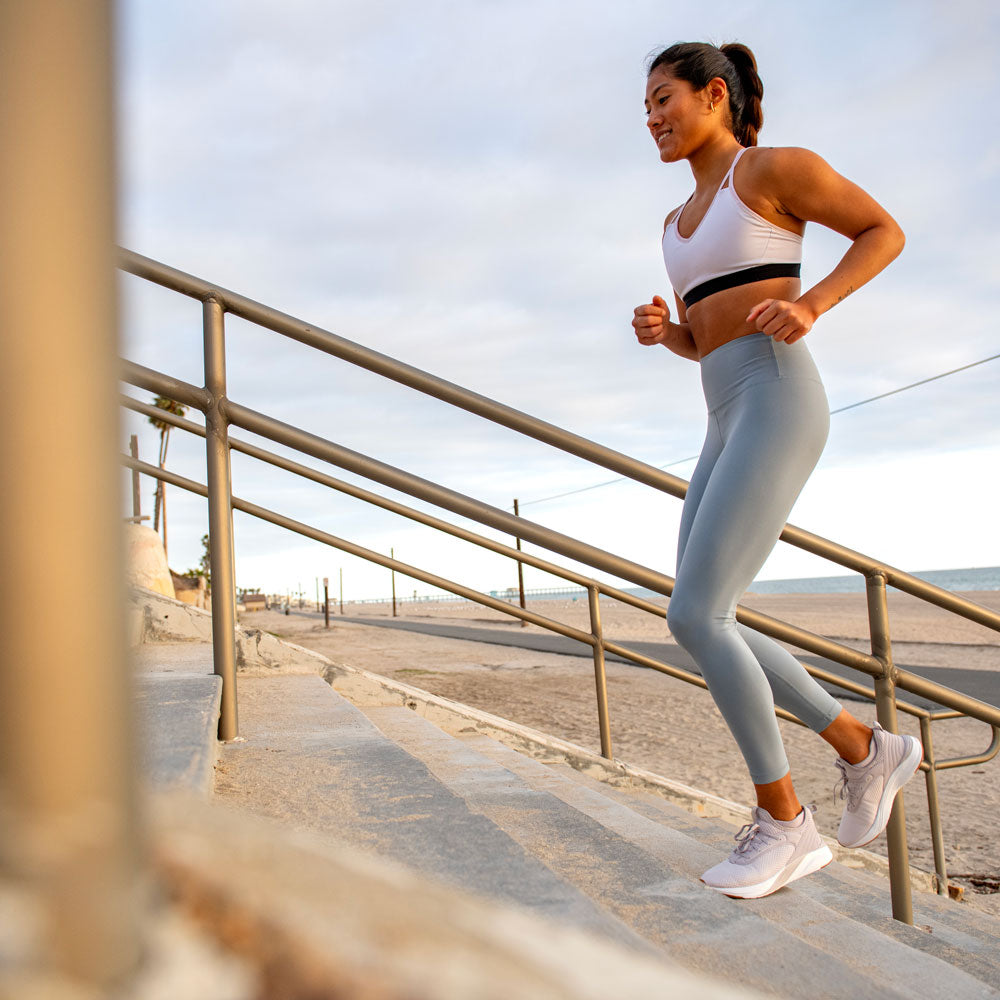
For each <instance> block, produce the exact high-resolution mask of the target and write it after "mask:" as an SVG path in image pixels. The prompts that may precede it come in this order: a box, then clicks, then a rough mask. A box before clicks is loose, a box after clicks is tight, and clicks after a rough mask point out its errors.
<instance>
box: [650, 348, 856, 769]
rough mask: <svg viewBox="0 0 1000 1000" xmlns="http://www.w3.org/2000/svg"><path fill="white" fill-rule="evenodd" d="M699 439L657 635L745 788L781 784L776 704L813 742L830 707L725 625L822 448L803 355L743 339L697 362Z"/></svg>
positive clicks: (781, 655) (771, 650)
mask: <svg viewBox="0 0 1000 1000" xmlns="http://www.w3.org/2000/svg"><path fill="white" fill-rule="evenodd" d="M701 381H702V386H703V388H704V391H705V401H706V403H707V404H708V434H707V436H706V438H705V444H704V447H703V448H702V452H701V457H700V458H699V459H698V464H697V466H696V468H695V470H694V475H693V476H692V477H691V485H690V486H689V487H688V492H687V496H686V497H685V500H684V510H683V513H682V515H681V526H680V538H679V540H678V544H677V576H676V584H675V587H674V593H673V596H672V597H671V599H670V605H669V607H668V609H667V625H668V626H669V628H670V631H671V633H672V635H673V636H674V638H675V639H676V640H677V642H678V643H680V645H681V646H683V647H684V649H686V650H687V651H688V652H689V653H690V654H691V656H692V657H693V658H694V660H695V662H696V663H697V664H698V667H699V669H700V670H701V674H702V677H704V679H705V682H706V684H708V690H709V692H710V693H711V695H712V697H713V698H714V699H715V703H716V705H718V707H719V711H720V712H721V713H722V717H723V718H724V719H725V720H726V724H727V725H728V726H729V729H730V730H731V732H732V734H733V736H734V738H735V739H736V742H737V744H738V745H739V748H740V751H741V752H742V754H743V757H744V759H745V760H746V764H747V767H748V769H749V771H750V778H751V780H752V781H753V782H754V783H755V784H766V783H768V782H771V781H777V780H778V779H779V778H781V777H783V776H784V775H785V774H787V773H788V758H787V757H786V756H785V748H784V746H783V744H782V742H781V733H780V731H779V730H778V722H777V719H776V717H775V715H774V705H775V703H777V704H778V705H780V706H781V707H782V708H784V709H787V710H788V711H789V712H791V713H793V714H794V715H795V716H797V717H798V718H799V719H801V720H802V722H804V723H805V724H806V725H807V726H809V728H810V729H812V730H814V731H815V732H817V733H818V732H820V731H821V730H823V729H825V728H826V727H827V726H828V725H829V724H830V723H831V722H833V720H834V719H836V718H837V716H838V715H839V714H840V711H841V705H840V703H839V702H838V701H837V700H836V699H835V698H833V697H832V696H831V695H830V694H828V693H827V692H826V691H825V690H824V689H823V688H821V687H820V686H819V684H817V683H816V681H815V680H813V678H812V677H811V676H810V675H809V674H808V673H807V672H806V670H805V668H803V667H802V665H801V664H800V663H798V662H797V661H796V660H795V658H794V657H793V656H792V655H791V654H790V653H789V652H787V650H785V649H784V648H782V647H781V646H779V645H778V644H777V643H776V642H775V641H774V640H773V639H770V638H768V637H767V636H764V635H761V634H760V633H759V632H755V631H753V630H752V629H749V628H747V627H746V626H745V625H740V624H738V623H737V621H736V618H735V616H734V611H735V608H736V604H737V602H738V601H739V599H740V598H741V597H742V596H743V593H744V591H745V590H746V589H747V587H748V586H749V585H750V584H751V583H752V582H753V579H754V577H755V576H756V574H757V572H758V571H759V570H760V567H761V566H762V565H763V564H764V560H765V559H766V558H767V556H768V554H769V553H770V551H771V549H772V548H773V547H774V543H775V542H776V541H777V540H778V535H779V534H780V533H781V530H782V528H783V527H784V526H785V521H786V520H787V518H788V515H789V513H790V511H791V509H792V505H793V504H794V503H795V500H796V498H797V497H798V495H799V493H800V491H801V490H802V487H803V486H804V485H805V482H806V480H807V479H808V478H809V474H810V473H811V472H812V470H813V467H814V466H815V465H816V462H817V461H819V456H820V454H821V453H822V451H823V446H824V445H825V444H826V437H827V433H828V432H829V428H830V409H829V404H828V403H827V398H826V392H825V391H824V389H823V383H822V382H821V381H820V377H819V373H818V372H817V370H816V365H815V363H814V362H813V359H812V355H811V354H810V353H809V350H808V348H807V347H806V345H805V341H804V340H802V339H800V340H797V341H796V342H795V343H794V344H786V343H783V342H782V341H773V340H772V339H771V338H770V337H769V336H767V334H764V333H753V334H749V335H748V336H744V337H738V338H737V339H736V340H731V341H729V342H728V343H725V344H723V345H722V346H721V347H717V348H716V349H715V350H714V351H711V352H709V353H708V354H707V355H705V357H704V358H702V359H701Z"/></svg>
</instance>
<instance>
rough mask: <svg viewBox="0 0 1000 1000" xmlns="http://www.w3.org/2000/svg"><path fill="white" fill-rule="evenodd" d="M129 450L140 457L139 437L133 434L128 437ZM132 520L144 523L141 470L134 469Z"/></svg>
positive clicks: (133, 455) (135, 456)
mask: <svg viewBox="0 0 1000 1000" xmlns="http://www.w3.org/2000/svg"><path fill="white" fill-rule="evenodd" d="M128 450H129V453H130V454H131V455H132V457H133V458H138V457H139V438H138V435H136V434H133V435H131V437H129V439H128ZM132 520H133V521H134V522H135V523H136V524H142V494H141V492H140V490H139V472H138V470H137V469H133V470H132Z"/></svg>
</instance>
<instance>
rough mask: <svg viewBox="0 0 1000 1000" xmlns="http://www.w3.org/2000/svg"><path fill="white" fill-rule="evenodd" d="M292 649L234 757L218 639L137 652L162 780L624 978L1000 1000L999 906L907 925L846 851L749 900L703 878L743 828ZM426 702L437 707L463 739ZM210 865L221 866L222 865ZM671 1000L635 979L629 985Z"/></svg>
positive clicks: (274, 663) (816, 992)
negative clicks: (562, 946) (539, 755)
mask: <svg viewBox="0 0 1000 1000" xmlns="http://www.w3.org/2000/svg"><path fill="white" fill-rule="evenodd" d="M170 610H171V613H174V611H173V609H170ZM172 627H173V626H172ZM254 643H255V646H254V648H256V647H258V646H260V641H259V637H258V638H257V639H255V640H254ZM247 648H248V649H250V647H249V646H247ZM282 655H283V654H282V651H281V650H280V649H277V648H276V649H274V650H272V649H270V648H268V650H267V651H266V655H264V654H261V655H260V656H259V657H258V660H257V661H256V663H254V662H250V660H249V654H248V658H247V663H245V664H244V665H243V668H242V669H244V670H246V671H247V672H246V673H242V674H241V675H240V677H239V682H238V684H239V705H240V709H239V711H240V733H241V736H240V739H239V741H236V742H233V743H229V744H224V745H220V744H218V743H217V741H216V739H215V724H216V721H217V718H218V679H217V678H215V677H214V676H213V675H212V673H211V671H212V660H211V647H210V645H208V644H207V643H204V642H191V641H188V642H182V643H163V642H156V641H148V640H147V641H146V642H145V643H144V644H143V645H141V646H139V647H137V655H136V659H137V667H138V671H139V672H138V677H137V682H138V683H137V688H136V692H137V698H138V702H139V709H140V727H141V731H142V733H143V734H144V747H145V749H144V761H145V768H146V773H147V776H148V777H149V779H150V781H151V782H152V783H153V784H155V785H157V786H159V787H164V786H175V787H176V786H184V787H187V788H189V789H193V790H195V791H196V792H198V793H200V794H202V795H204V794H205V793H206V792H210V790H211V789H210V787H209V786H210V784H211V783H210V781H206V774H208V775H210V774H211V769H212V765H213V764H214V765H215V782H214V791H215V801H216V802H217V803H219V808H221V807H222V806H223V805H226V806H228V805H232V806H236V807H239V808H241V809H242V810H243V811H244V812H245V811H247V810H249V811H250V812H253V813H255V814H256V815H257V816H260V817H268V818H270V820H274V821H277V822H278V824H279V827H278V828H279V829H283V830H288V831H289V834H290V835H293V834H294V835H298V834H300V833H301V834H302V835H308V836H314V837H317V838H319V840H321V841H323V842H324V843H329V844H330V846H331V848H332V849H334V850H341V849H348V848H350V849H361V850H362V851H363V852H367V853H369V854H370V855H371V856H377V857H378V858H379V859H384V863H385V864H386V865H390V866H391V865H393V864H402V865H404V866H405V868H406V870H408V871H412V872H413V873H414V877H420V878H424V879H426V880H428V881H427V883H426V884H427V885H428V886H430V885H436V886H441V887H443V888H444V889H446V890H448V891H456V890H457V891H458V892H459V893H461V894H472V895H465V896H464V898H467V899H470V900H472V899H480V900H483V901H492V902H491V905H501V906H504V907H507V908H508V910H507V911H508V912H512V913H513V912H515V911H520V912H522V913H525V914H526V916H532V915H533V917H534V918H535V919H538V918H540V919H541V920H542V923H541V924H539V926H540V927H541V928H542V929H543V933H546V934H547V933H549V932H551V933H552V934H553V935H555V934H564V933H565V934H573V933H583V934H585V935H589V936H591V937H590V939H591V940H592V941H593V942H594V945H593V946H594V948H598V947H599V946H606V947H608V948H610V949H612V951H609V952H608V955H607V956H603V955H602V958H601V961H602V962H603V963H604V967H605V979H606V978H607V969H608V968H611V967H612V966H614V963H615V962H616V961H618V962H621V961H622V960H621V959H620V958H618V959H616V958H615V955H625V956H629V955H630V956H632V958H631V959H628V958H626V959H625V961H624V964H622V965H621V966H620V967H621V968H622V969H625V968H626V967H628V963H629V962H630V961H631V962H632V963H634V965H635V968H636V969H639V968H643V969H646V965H644V963H647V964H648V963H652V964H651V965H649V967H648V971H650V973H651V975H653V978H654V979H655V976H656V975H658V974H659V973H656V972H655V971H653V970H655V968H657V963H661V964H662V963H664V962H665V963H667V964H666V965H664V966H663V967H664V968H668V967H672V968H677V969H679V970H688V972H689V973H690V974H692V975H694V976H696V977H702V978H700V979H699V980H698V981H699V982H703V983H704V984H705V989H706V990H709V992H711V991H710V989H709V988H710V986H711V983H712V982H713V981H714V982H715V983H717V984H719V987H712V988H713V989H715V988H720V987H721V988H727V987H725V984H726V983H728V984H729V985H728V989H731V990H732V991H734V992H733V994H732V995H734V996H735V995H744V994H745V995H748V996H749V995H751V994H752V995H755V996H759V995H771V996H781V997H790V998H791V997H795V998H798V997H802V996H807V995H808V996H811V997H824V998H826V997H829V998H840V997H843V998H848V997H850V998H856V997H861V998H868V997H872V998H876V997H878V998H881V997H885V998H897V997H898V998H902V997H923V996H948V997H949V998H956V1000H964V998H970V1000H971V998H997V1000H1000V921H997V920H996V919H994V918H992V917H991V916H989V915H988V914H985V913H981V912H978V911H975V910H973V909H971V908H969V907H968V906H966V905H963V904H960V903H956V902H953V901H951V900H948V899H945V898H942V897H938V896H935V895H930V894H927V893H914V910H915V921H916V926H914V927H910V926H908V925H905V924H901V923H899V922H898V921H895V920H893V919H892V918H891V915H890V914H891V910H890V900H889V887H888V882H887V880H885V879H884V878H882V877H880V876H879V875H877V874H872V873H870V872H868V871H863V870H858V869H853V868H849V867H846V866H845V865H843V864H840V863H838V862H836V861H835V862H833V863H831V864H830V865H828V866H827V867H826V868H824V869H822V870H821V871H819V872H816V873H814V874H813V875H810V876H808V877H807V878H804V879H801V880H799V881H797V882H795V883H793V884H792V885H790V886H786V887H785V888H783V889H781V890H779V891H778V892H777V893H775V894H773V895H771V896H768V897H765V898H763V899H759V900H736V899H730V898H728V897H725V896H722V895H720V894H718V893H716V892H714V891H713V890H711V889H709V888H707V887H706V886H705V885H704V884H703V883H701V882H700V881H699V878H698V876H699V875H700V874H701V873H702V872H703V871H704V870H705V869H706V868H708V867H710V866H711V865H713V864H715V863H716V862H717V861H718V860H720V859H721V858H722V857H724V856H725V855H726V854H727V853H728V852H729V851H730V850H731V849H732V847H733V833H734V832H735V830H736V828H737V826H738V823H735V822H730V821H728V820H723V819H719V818H704V817H701V816H696V815H694V813H692V812H690V811H688V810H687V809H684V808H682V807H681V806H679V805H676V804H675V803H673V802H671V801H668V799H667V798H664V797H663V796H661V795H656V794H651V793H650V792H648V791H642V790H639V789H632V788H628V787H625V785H626V784H627V783H623V784H613V783H611V782H610V781H602V780H598V779H597V778H595V777H593V776H592V775H593V774H594V773H597V770H599V769H595V768H593V767H589V766H586V762H585V760H584V758H583V756H582V752H581V756H579V757H578V758H575V759H573V758H568V757H566V756H565V755H564V756H563V758H562V759H563V760H567V759H572V762H573V763H575V764H576V765H577V766H576V767H574V766H570V764H569V763H565V762H561V763H547V762H546V763H543V762H542V761H540V760H538V759H535V758H534V757H532V756H530V755H529V753H527V752H526V753H521V752H519V751H518V750H516V749H513V748H512V746H510V745H508V743H505V742H500V740H499V739H494V738H491V736H488V735H486V734H485V732H484V730H488V731H491V732H494V733H497V725H498V724H499V723H500V722H501V721H502V720H496V719H493V722H492V723H491V722H490V719H491V718H492V717H488V716H484V715H483V713H480V712H477V711H476V710H472V709H467V708H466V707H465V706H459V705H455V704H454V703H447V702H444V701H443V700H441V699H435V698H434V696H431V695H426V694H425V693H423V692H419V691H417V690H416V689H413V688H409V687H406V686H405V685H397V684H396V683H395V682H391V681H388V680H386V679H385V678H379V677H378V676H377V675H371V674H366V673H365V672H363V671H353V668H348V667H344V666H342V665H333V664H330V661H326V660H323V659H322V658H319V657H317V658H316V662H314V663H310V662H309V659H308V657H309V656H311V655H312V654H308V653H307V651H305V650H302V649H301V648H300V647H291V646H290V648H289V658H288V664H286V665H285V667H284V668H282V666H281V661H282ZM281 669H286V670H290V671H293V672H292V673H282V672H280V671H281ZM276 670H277V672H276ZM294 671H298V672H294ZM303 671H304V672H303ZM323 675H325V677H326V678H327V679H324V676H323ZM362 675H363V676H362ZM327 680H330V681H331V682H336V683H337V684H338V687H340V686H343V687H344V688H346V690H347V691H348V692H349V697H350V700H348V697H345V696H344V695H343V694H342V693H340V691H338V690H334V688H333V687H331V686H330V683H327ZM397 688H398V690H396V689H397ZM415 709H416V710H415ZM419 712H424V713H427V714H432V715H433V713H437V715H436V716H433V717H435V720H436V721H440V722H441V725H442V726H446V727H447V729H448V730H449V731H448V732H446V731H445V729H442V728H441V727H440V726H439V725H437V724H435V723H434V722H432V721H429V720H428V718H425V717H424V715H423V714H418V713H419ZM449 713H450V714H449ZM445 720H447V721H445ZM524 732H530V731H524ZM498 735H501V736H502V734H498ZM536 735H538V736H540V735H541V734H536ZM517 745H521V746H524V745H525V744H524V743H523V742H522V743H518V744H517ZM537 751H539V747H538V746H535V748H534V749H533V750H532V751H530V752H537ZM543 755H544V756H546V757H548V758H551V759H556V758H559V754H558V753H553V752H550V751H549V750H548V749H546V750H545V751H544V752H543ZM581 769H589V771H590V773H589V774H587V773H583V770H581ZM602 773H603V772H602ZM726 815H729V814H726ZM205 822H208V821H207V819H206V820H205ZM267 836H268V835H267V834H265V843H266V838H267ZM265 851H266V848H265ZM265 856H266V854H265ZM213 864H214V865H216V866H220V865H221V860H220V861H217V862H213V863H212V864H209V865H208V867H207V869H206V870H210V869H211V868H212V867H213ZM457 898H458V897H456V899H457ZM270 905H271V904H270V903H267V904H265V906H264V912H265V914H266V912H267V910H268V907H270ZM411 905H413V904H412V903H411ZM443 905H445V907H447V904H446V903H445V904H443ZM457 905H458V904H457V903H456V906H457ZM497 912H498V914H499V912H500V911H499V910H498V911H497ZM485 919H486V923H485V926H487V927H488V926H489V917H488V916H487V917H486V918H485ZM498 919H499V917H498ZM545 928H549V929H550V931H545ZM613 949H617V952H614V951H613ZM584 951H586V948H584ZM595 955H596V953H595ZM608 963H610V965H609V964H608ZM515 967H516V966H515ZM614 967H615V968H618V966H614ZM583 978H584V979H586V977H583ZM612 978H613V977H612ZM595 983H596V977H595ZM623 983H624V980H623ZM606 992H607V991H606V990H605V991H604V992H602V993H601V995H604V994H605V993H606ZM612 992H613V990H612ZM585 993H586V991H585V990H583V989H582V988H580V987H578V988H577V992H575V993H567V994H566V995H567V996H577V995H579V996H581V997H582V996H584V995H585ZM656 993H657V991H656V990H654V991H653V993H652V994H651V993H649V992H648V990H647V991H645V992H641V993H636V992H634V991H630V990H629V989H626V988H625V987H624V985H623V988H622V989H621V990H620V993H619V995H620V996H622V997H623V998H624V997H626V996H633V995H642V996H647V995H656ZM525 995H527V994H525ZM586 995H588V996H589V993H587V994H586ZM663 995H666V994H663ZM677 995H681V994H677ZM684 995H692V996H693V995H698V994H697V993H692V994H684ZM706 995H708V994H706ZM711 995H716V994H715V993H712V994H711ZM727 995H728V994H727Z"/></svg>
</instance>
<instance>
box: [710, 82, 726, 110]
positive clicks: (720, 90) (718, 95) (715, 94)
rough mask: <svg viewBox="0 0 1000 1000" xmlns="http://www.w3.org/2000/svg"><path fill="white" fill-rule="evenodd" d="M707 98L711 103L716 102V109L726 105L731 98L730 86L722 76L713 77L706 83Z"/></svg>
mask: <svg viewBox="0 0 1000 1000" xmlns="http://www.w3.org/2000/svg"><path fill="white" fill-rule="evenodd" d="M705 99H706V101H707V102H708V104H709V105H712V104H714V105H715V108H716V110H718V109H719V108H720V107H721V108H724V107H725V106H726V104H727V102H728V100H729V88H728V87H727V86H726V81H725V80H723V79H722V77H721V76H716V77H713V78H712V79H711V80H709V81H708V83H706V84H705Z"/></svg>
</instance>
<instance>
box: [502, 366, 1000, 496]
mask: <svg viewBox="0 0 1000 1000" xmlns="http://www.w3.org/2000/svg"><path fill="white" fill-rule="evenodd" d="M997 358H1000V354H991V355H990V356H989V357H988V358H982V359H981V360H980V361H973V362H972V363H971V364H968V365H961V366H960V367H959V368H952V369H951V370H950V371H946V372H941V373H940V374H938V375H931V377H930V378H922V379H921V380H920V381H919V382H911V383H910V384H909V385H903V386H900V387H899V388H898V389H890V390H889V391H888V392H883V393H879V395H877V396H869V397H868V399H862V400H859V401H858V402H857V403H848V405H847V406H839V407H837V409H836V410H831V411H830V416H831V417H832V416H833V415H834V414H835V413H843V412H844V411H845V410H853V409H854V408H855V407H857V406H864V405H865V404H866V403H874V402H875V400H877V399H885V398H886V396H895V395H896V393H898V392H906V390H907V389H915V388H916V387H917V386H918V385H926V384H927V383H928V382H935V381H937V380H938V379H939V378H947V376H949V375H955V374H956V373H958V372H964V371H967V370H968V369H969V368H975V367H976V365H985V364H986V362H987V361H996V359H997ZM697 457H698V456H697V455H689V456H688V457H687V458H678V459H677V460H676V461H673V462H668V463H667V464H666V465H658V466H657V468H658V469H670V468H672V467H673V466H675V465H683V464H684V463H685V462H690V461H691V460H692V459H695V458H697ZM628 478H629V477H628V476H618V477H617V478H616V479H607V480H605V481H604V482H603V483H593V484H591V485H590V486H581V487H580V488H579V489H575V490H567V491H566V492H565V493H556V494H554V495H553V496H550V497H541V498H540V499H538V500H525V501H523V502H522V503H521V506H522V507H527V506H528V505H529V504H533V503H547V502H548V501H549V500H561V499H562V498H563V497H571V496H573V495H574V494H576V493H586V492H587V491H588V490H596V489H600V487H602V486H611V485H612V484H613V483H623V482H625V480H627V479H628Z"/></svg>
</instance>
